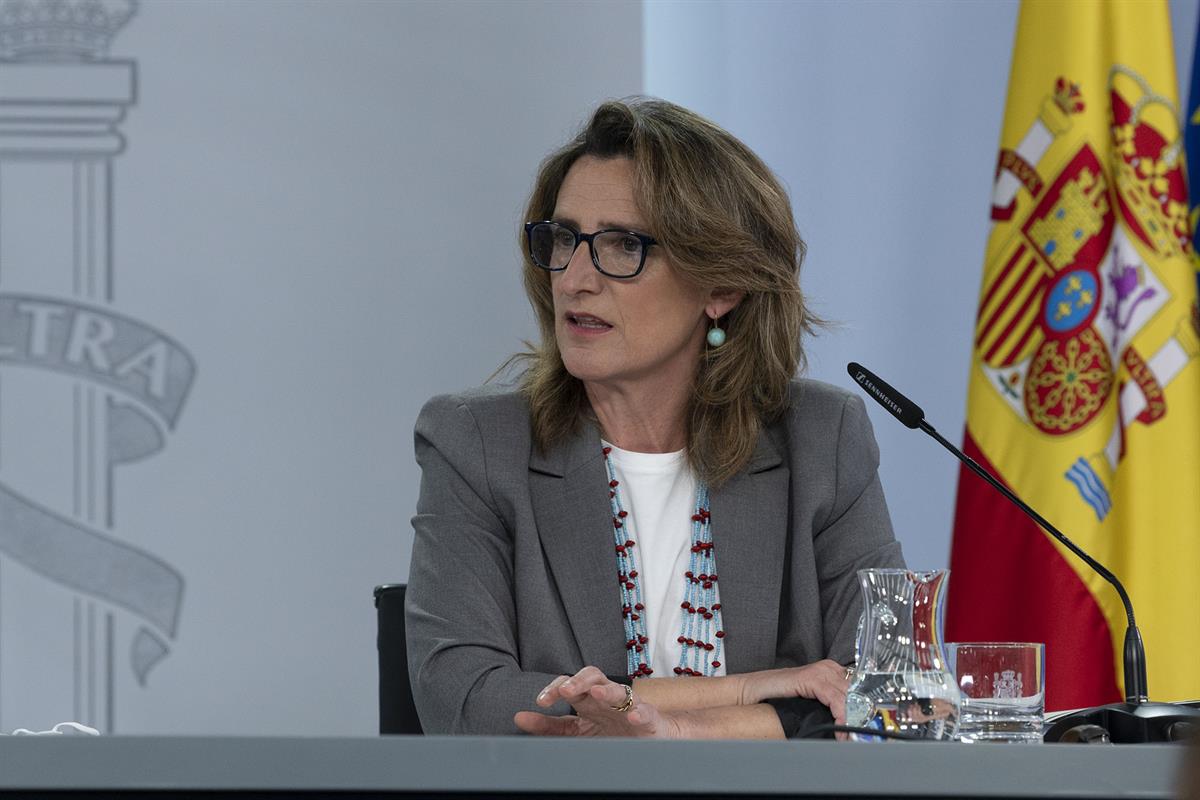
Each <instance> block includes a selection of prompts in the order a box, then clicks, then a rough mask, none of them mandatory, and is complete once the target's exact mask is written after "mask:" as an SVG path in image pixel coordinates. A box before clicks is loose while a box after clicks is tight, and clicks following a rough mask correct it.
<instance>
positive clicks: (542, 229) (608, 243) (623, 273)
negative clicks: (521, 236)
mask: <svg viewBox="0 0 1200 800" xmlns="http://www.w3.org/2000/svg"><path fill="white" fill-rule="evenodd" d="M525 238H526V239H527V240H528V242H529V257H530V258H532V259H533V263H534V264H537V265H538V266H539V267H541V268H542V269H545V270H549V271H551V272H560V271H562V270H564V269H566V268H567V264H569V263H570V262H571V257H572V256H573V255H575V250H576V248H578V247H579V243H580V242H587V243H588V248H589V249H590V250H591V251H592V264H593V265H595V267H596V269H597V270H598V271H599V272H600V273H601V274H603V275H607V276H608V277H610V278H632V277H634V276H636V275H637V274H638V273H639V272H641V271H642V267H644V266H646V250H647V249H648V248H649V247H650V245H652V244H658V242H657V241H656V240H655V239H654V237H653V236H647V235H646V234H644V233H634V232H633V231H622V230H605V231H596V232H595V233H579V232H578V231H574V230H572V229H570V228H568V227H567V226H566V225H562V224H560V223H558V222H526V223H525Z"/></svg>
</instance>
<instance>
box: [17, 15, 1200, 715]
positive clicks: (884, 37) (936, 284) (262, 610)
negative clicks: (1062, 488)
mask: <svg viewBox="0 0 1200 800" xmlns="http://www.w3.org/2000/svg"><path fill="white" fill-rule="evenodd" d="M43 1H44V0H0V730H11V729H12V728H15V727H18V726H25V727H48V726H50V725H52V724H53V723H55V722H58V721H61V720H66V719H78V720H80V721H83V722H89V723H91V724H95V725H97V726H98V727H100V728H101V729H104V730H113V731H117V732H123V733H135V732H150V733H158V732H162V733H253V734H277V733H289V732H291V733H303V734H317V733H325V734H369V733H371V732H373V731H374V730H375V726H376V708H375V680H376V674H375V667H374V658H375V649H374V612H373V609H372V607H371V598H370V590H371V587H372V586H373V585H375V584H376V583H381V582H386V581H395V580H402V579H404V578H405V577H406V575H407V571H408V549H409V546H410V541H411V536H410V532H409V524H408V518H409V516H410V515H411V513H412V509H413V506H414V503H415V495H416V487H417V480H418V475H417V470H416V467H415V464H414V463H413V460H412V445H411V429H412V424H413V421H414V419H415V416H416V412H417V410H418V409H419V407H420V405H421V403H422V402H423V401H424V400H425V399H426V398H427V397H429V396H430V395H432V394H434V393H437V392H440V391H446V390H450V389H455V388H461V387H465V386H470V385H474V384H478V383H480V382H482V381H483V379H484V378H486V377H487V376H488V375H489V374H490V373H491V372H492V370H493V369H494V368H495V367H496V366H498V365H499V364H500V362H501V361H502V360H503V359H504V358H505V356H507V355H508V354H510V353H512V352H513V351H515V350H517V349H519V347H520V340H521V339H522V338H525V337H528V336H530V335H532V333H533V330H534V328H533V324H532V318H531V314H530V312H529V311H528V308H527V306H526V304H525V301H524V298H523V295H522V293H521V290H520V286H519V280H518V277H517V264H518V260H517V256H516V249H515V248H516V241H517V232H518V229H519V228H518V226H519V223H520V221H521V220H520V214H521V208H522V205H523V201H524V197H525V193H526V192H527V190H528V188H529V183H530V180H531V177H532V173H533V170H534V168H535V166H536V163H537V161H538V160H539V159H540V158H541V157H542V156H543V155H544V154H545V153H546V152H547V151H548V150H549V149H551V148H552V147H553V146H554V145H556V144H557V143H559V142H561V141H562V140H563V138H564V137H565V136H566V135H567V134H568V133H569V132H570V131H571V130H572V129H573V128H574V127H575V126H576V125H577V124H578V123H579V122H580V121H581V119H582V118H583V117H584V116H585V114H586V113H587V111H588V109H589V108H591V107H592V106H594V105H595V103H596V102H598V101H599V100H601V99H603V98H606V97H617V96H623V95H628V94H632V93H637V92H646V93H650V94H658V95H661V96H664V97H667V98H668V99H671V100H675V101H677V102H681V103H684V104H687V105H690V106H692V107H694V108H696V109H697V110H698V111H700V112H702V113H705V114H708V115H710V116H711V117H713V118H714V119H716V120H717V121H718V122H720V123H721V124H724V125H726V126H728V127H729V128H730V129H731V130H733V131H734V132H735V133H736V134H738V135H739V136H742V137H743V138H744V139H745V140H746V141H747V142H748V143H749V144H750V145H751V146H752V147H754V148H756V149H757V150H758V151H759V152H760V153H761V154H762V155H763V156H764V157H765V158H766V159H767V161H768V162H769V163H770V164H771V165H772V166H773V167H774V168H775V169H776V170H778V171H779V173H780V174H781V175H782V176H783V178H784V180H785V181H786V182H787V184H788V185H789V187H790V188H791V190H792V193H793V197H794V203H795V208H796V212H797V217H798V221H799V223H800V226H801V229H802V231H803V232H804V233H805V235H806V238H807V239H808V241H809V244H810V246H811V251H810V252H811V255H810V259H809V262H808V266H807V268H806V273H805V286H806V288H807V289H808V291H809V293H810V295H811V296H812V297H813V298H814V300H815V301H816V305H817V308H818V309H819V311H820V312H821V313H823V314H824V315H826V316H828V317H830V318H833V319H835V320H837V321H839V322H840V323H841V325H840V327H839V328H837V329H836V330H835V331H833V332H831V333H829V334H827V335H826V336H824V337H822V338H821V339H819V340H817V341H815V342H813V343H812V344H811V346H810V353H811V355H812V359H813V374H815V375H816V376H818V377H821V378H824V379H826V380H831V381H833V382H837V383H841V384H843V385H845V384H846V379H845V378H844V377H843V376H844V372H843V366H842V365H843V364H844V362H845V361H846V360H848V359H850V358H855V359H858V360H861V361H863V362H864V363H866V364H868V365H871V366H874V367H876V368H877V369H878V371H880V372H881V373H883V374H884V375H885V376H887V377H891V378H892V379H893V381H894V382H895V383H896V384H897V385H898V386H899V387H901V388H903V389H906V390H909V391H910V392H911V393H913V394H914V395H916V396H918V397H919V399H920V401H921V402H922V403H923V405H924V406H925V409H926V411H927V413H928V414H929V416H930V418H931V419H932V420H933V421H934V423H935V424H936V425H938V427H939V428H940V429H942V430H943V431H944V432H945V433H946V434H947V435H948V436H950V438H958V436H959V435H960V432H961V427H962V420H963V410H964V409H963V404H964V400H963V397H964V389H963V387H964V386H965V380H966V370H967V362H968V348H969V331H970V329H971V326H972V324H973V317H972V315H973V309H974V305H975V299H976V293H977V290H978V285H979V278H980V264H981V260H982V253H983V244H984V236H985V232H986V225H987V220H986V215H987V203H988V193H989V189H990V181H991V175H992V170H993V167H994V159H995V149H996V142H997V141H998V137H999V125H1000V119H1001V115H1002V113H1003V106H1004V92H1005V86H1006V81H1007V75H1008V67H1009V62H1010V60H1011V37H1012V30H1013V25H1014V21H1015V13H1016V6H1015V4H1012V3H999V4H995V3H911V4H900V3H866V4H852V3H839V4H834V3H783V2H758V3H756V2H738V3H733V2H724V1H723V0H711V1H710V2H689V3H674V2H671V3H668V2H650V1H649V0H648V1H647V2H646V3H644V4H643V3H641V2H637V1H636V0H629V1H628V2H612V1H611V0H608V1H606V2H602V3H600V2H554V1H553V0H545V1H543V0H524V1H522V2H499V1H497V2H469V3H467V2H459V3H418V2H382V1H380V2H336V3H335V2H331V1H329V0H326V1H325V2H319V1H317V0H310V1H309V2H274V1H269V0H256V1H255V2H250V1H249V0H243V1H242V2H232V1H230V2H221V1H220V0H205V1H204V2H200V0H173V1H172V2H167V1H166V0H145V1H144V2H142V3H140V4H139V5H136V6H134V5H132V4H131V3H130V2H129V1H128V0H101V7H102V8H103V9H104V13H103V14H102V15H101V16H99V17H95V16H93V17H91V20H92V21H91V22H90V23H87V24H88V25H90V26H91V27H90V28H86V30H87V31H88V36H87V37H85V41H83V42H82V43H81V42H79V41H74V42H65V41H63V40H62V36H61V30H60V32H59V33H58V34H56V33H55V28H54V25H53V24H52V22H53V21H52V20H51V21H46V20H43V19H41V18H40V17H39V16H38V14H39V13H40V12H39V11H38V7H39V6H40V5H41V4H42V2H43ZM90 1H91V0H69V2H68V6H69V7H71V8H72V9H76V10H77V7H79V6H85V5H87V3H89V2H90ZM18 6H20V10H19V11H14V10H13V9H14V8H17V7H18ZM89 8H90V6H89ZM27 9H34V10H33V11H28V10H27ZM130 12H132V16H129V18H128V19H127V20H125V21H124V22H123V24H122V23H121V18H122V16H127V15H128V14H129V13H130ZM1173 12H1174V15H1175V19H1176V22H1177V27H1178V32H1177V38H1178V39H1179V46H1180V48H1181V49H1182V50H1183V51H1189V50H1190V44H1191V32H1192V30H1193V29H1194V25H1195V5H1194V4H1186V5H1184V4H1176V5H1175V6H1174V7H1173ZM114 30H115V31H116V32H115V33H113V31H114ZM107 34H113V35H112V37H111V42H109V41H108V40H107V39H106V35H107ZM56 36H57V37H58V38H56ZM6 48H7V49H6ZM81 48H84V49H87V48H90V49H87V53H86V55H87V58H86V59H85V60H84V61H82V62H80V61H79V60H78V59H79V58H80V53H81V52H82V50H81ZM68 57H70V58H74V59H75V61H74V62H73V63H64V62H63V60H62V59H63V58H68ZM875 419H876V426H877V430H878V433H879V437H880V440H881V444H882V446H883V451H884V467H883V474H884V483H885V488H886V489H887V491H888V493H889V498H890V502H891V505H892V508H893V514H894V516H895V519H896V523H897V529H898V531H899V532H900V535H901V538H902V540H903V542H904V545H905V549H906V551H907V553H908V556H909V560H910V563H913V564H919V565H922V566H941V565H944V564H945V563H946V557H947V548H948V542H949V525H950V518H951V513H952V504H953V489H954V480H955V470H954V465H953V463H952V462H951V461H949V459H948V458H945V457H943V456H942V455H940V454H939V453H937V452H936V451H935V450H933V449H932V448H933V445H932V444H931V443H928V442H925V441H922V440H919V439H916V438H915V435H913V434H909V433H908V432H906V431H903V430H900V429H899V428H897V427H896V426H895V425H894V424H891V423H889V421H888V420H886V419H882V418H880V417H876V418H875Z"/></svg>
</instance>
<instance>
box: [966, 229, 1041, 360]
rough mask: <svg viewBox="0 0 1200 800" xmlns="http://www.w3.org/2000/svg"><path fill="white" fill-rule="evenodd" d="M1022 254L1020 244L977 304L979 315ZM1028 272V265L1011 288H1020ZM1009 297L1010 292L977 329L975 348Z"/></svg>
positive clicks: (1023, 248) (1002, 309) (1002, 310)
mask: <svg viewBox="0 0 1200 800" xmlns="http://www.w3.org/2000/svg"><path fill="white" fill-rule="evenodd" d="M1024 252H1025V244H1024V243H1022V244H1021V245H1020V246H1018V247H1017V252H1015V253H1013V255H1012V258H1010V259H1009V260H1008V263H1007V264H1005V265H1004V269H1002V270H1001V271H1000V274H999V275H997V276H996V280H994V281H992V285H991V287H990V288H989V289H988V291H987V294H986V295H984V297H983V301H982V302H981V303H980V304H979V313H980V314H982V313H983V310H984V309H985V308H987V307H988V304H989V303H991V302H992V298H993V297H994V296H995V294H996V292H997V291H998V290H999V289H1000V284H1002V283H1004V279H1005V278H1007V277H1008V274H1009V273H1010V272H1012V270H1013V267H1014V266H1016V264H1017V261H1018V259H1020V258H1021V254H1022V253H1024ZM1028 272H1029V265H1026V267H1025V270H1024V272H1022V273H1021V277H1020V278H1018V279H1017V281H1016V283H1014V284H1013V286H1020V285H1021V284H1022V283H1024V282H1025V275H1026V274H1027V273H1028ZM1011 296H1012V292H1011V291H1010V292H1009V298H1006V299H1005V302H1003V303H1001V304H1000V305H999V306H998V307H997V308H996V310H995V311H993V312H992V315H991V316H990V317H988V320H987V322H986V323H984V324H983V325H981V326H980V327H979V330H980V333H979V335H978V336H977V337H976V338H975V345H976V346H978V345H979V343H980V342H982V341H983V337H984V335H985V334H986V333H987V331H988V329H989V328H991V327H992V323H993V322H995V321H996V316H997V315H998V314H1002V313H1003V312H1004V306H1005V305H1006V304H1007V303H1008V299H1011Z"/></svg>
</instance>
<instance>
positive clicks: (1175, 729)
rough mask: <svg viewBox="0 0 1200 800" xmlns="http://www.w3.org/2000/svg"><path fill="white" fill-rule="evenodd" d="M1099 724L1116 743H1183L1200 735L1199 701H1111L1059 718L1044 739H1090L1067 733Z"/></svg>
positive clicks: (1058, 740) (1110, 739) (1057, 740)
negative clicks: (1104, 704) (1084, 726)
mask: <svg viewBox="0 0 1200 800" xmlns="http://www.w3.org/2000/svg"><path fill="white" fill-rule="evenodd" d="M1083 725H1089V726H1098V727H1100V728H1103V729H1104V730H1105V731H1107V732H1108V738H1109V741H1111V742H1112V743H1113V744H1146V743H1148V742H1182V741H1188V740H1190V739H1193V738H1198V737H1200V701H1193V702H1189V703H1137V704H1134V703H1112V704H1111V705H1107V706H1097V707H1095V708H1083V709H1080V710H1078V711H1071V712H1069V713H1067V714H1064V715H1063V716H1061V717H1058V718H1057V719H1055V720H1054V722H1053V723H1051V725H1050V727H1049V728H1047V729H1046V733H1045V734H1044V735H1043V736H1042V738H1043V739H1044V740H1045V741H1047V742H1061V741H1087V739H1085V738H1081V737H1079V736H1077V735H1075V734H1071V735H1068V736H1067V737H1066V739H1064V738H1063V737H1064V734H1067V733H1068V731H1072V729H1078V728H1079V727H1080V726H1083Z"/></svg>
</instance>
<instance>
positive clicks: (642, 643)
mask: <svg viewBox="0 0 1200 800" xmlns="http://www.w3.org/2000/svg"><path fill="white" fill-rule="evenodd" d="M603 450H604V465H605V467H606V469H607V470H608V498H609V501H610V502H611V504H612V514H613V542H614V544H615V546H616V553H617V581H618V583H619V584H620V586H621V617H622V621H623V622H624V625H625V650H626V651H627V655H626V662H627V665H628V672H629V677H631V678H642V677H649V676H650V675H653V674H654V670H653V668H651V666H650V637H649V635H648V633H647V631H646V622H645V620H644V619H642V617H643V616H644V614H645V611H646V604H645V602H644V600H643V598H642V584H641V581H640V580H639V579H638V567H637V555H636V554H635V552H634V550H635V548H636V546H637V542H636V541H635V540H634V539H633V536H634V535H635V532H634V530H633V529H632V527H631V525H632V523H633V518H632V517H630V516H629V512H627V511H626V510H625V509H624V508H622V506H621V492H620V486H621V483H620V481H618V480H617V474H616V470H615V469H614V468H613V463H612V458H611V457H610V453H612V448H611V447H604V448H603ZM716 566H717V561H716V557H715V556H714V555H713V543H712V522H711V515H710V514H709V512H708V487H707V486H706V485H705V484H704V482H703V481H701V482H700V483H699V484H698V485H697V487H696V509H695V512H694V513H693V514H692V546H691V558H690V560H689V563H688V569H687V571H686V572H684V573H683V601H682V602H681V603H680V604H679V605H680V608H682V609H683V610H684V612H686V613H684V615H683V620H682V622H681V624H680V626H679V628H680V630H679V637H678V639H677V640H676V641H678V642H679V644H680V653H679V663H678V664H677V665H676V666H675V669H674V672H675V674H676V675H705V676H709V675H712V674H713V671H714V670H715V669H717V668H719V667H720V666H721V644H722V641H721V640H722V639H724V638H725V631H724V630H723V629H722V628H721V604H720V603H719V602H716V599H717V588H716V586H717V571H716Z"/></svg>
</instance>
